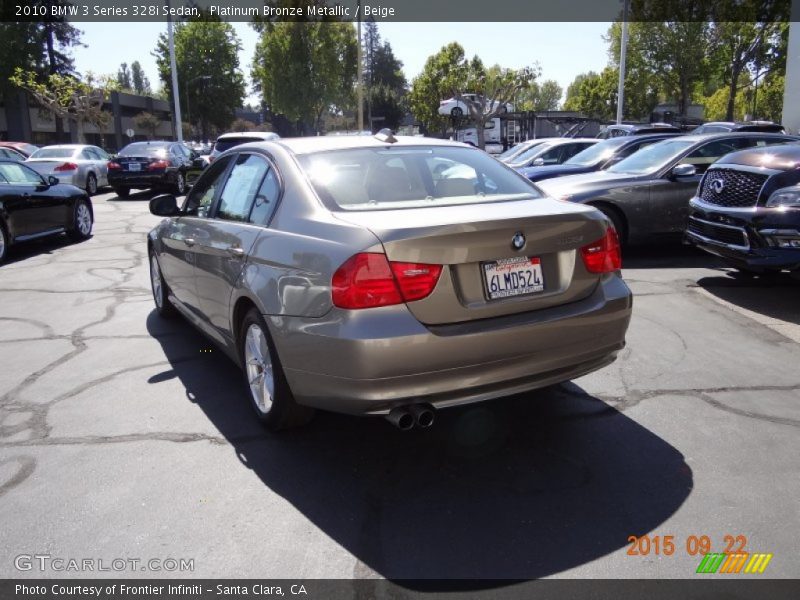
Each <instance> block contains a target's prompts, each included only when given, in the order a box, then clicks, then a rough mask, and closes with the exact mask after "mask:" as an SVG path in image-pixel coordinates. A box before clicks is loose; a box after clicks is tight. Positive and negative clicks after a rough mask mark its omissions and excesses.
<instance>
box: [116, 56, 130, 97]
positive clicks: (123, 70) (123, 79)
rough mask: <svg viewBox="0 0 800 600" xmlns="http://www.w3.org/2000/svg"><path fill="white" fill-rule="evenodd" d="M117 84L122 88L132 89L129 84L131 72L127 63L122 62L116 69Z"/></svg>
mask: <svg viewBox="0 0 800 600" xmlns="http://www.w3.org/2000/svg"><path fill="white" fill-rule="evenodd" d="M117 85H119V87H120V88H121V89H123V90H131V89H133V88H132V86H131V72H130V69H128V63H122V64H121V65H120V66H119V71H117Z"/></svg>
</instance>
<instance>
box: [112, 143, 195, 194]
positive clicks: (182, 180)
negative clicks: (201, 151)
mask: <svg viewBox="0 0 800 600" xmlns="http://www.w3.org/2000/svg"><path fill="white" fill-rule="evenodd" d="M195 157H196V156H195V155H194V154H193V153H192V151H191V150H189V148H187V147H186V146H185V145H184V144H180V143H178V142H158V141H154V142H134V143H132V144H128V145H127V146H125V147H124V148H123V149H122V150H120V151H119V154H118V155H117V157H116V158H115V159H114V160H111V161H109V163H108V183H109V185H110V186H111V187H113V188H114V191H115V192H116V194H117V196H119V197H120V198H127V197H128V194H130V192H131V188H137V189H144V188H151V189H163V190H167V191H170V192H172V193H174V194H177V195H182V194H185V193H186V172H187V171H188V170H189V169H191V168H192V161H193V160H194V159H195Z"/></svg>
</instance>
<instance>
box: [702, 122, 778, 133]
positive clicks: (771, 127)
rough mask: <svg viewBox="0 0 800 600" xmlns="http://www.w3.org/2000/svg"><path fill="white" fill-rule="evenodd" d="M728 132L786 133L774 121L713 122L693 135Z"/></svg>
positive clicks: (704, 124)
mask: <svg viewBox="0 0 800 600" xmlns="http://www.w3.org/2000/svg"><path fill="white" fill-rule="evenodd" d="M728 131H757V132H759V133H786V131H785V129H784V127H783V125H780V124H779V123H773V122H772V121H744V122H740V123H735V122H733V121H712V122H710V123H703V124H702V125H700V127H698V128H697V129H693V130H692V133H726V132H728Z"/></svg>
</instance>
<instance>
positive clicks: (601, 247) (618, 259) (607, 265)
mask: <svg viewBox="0 0 800 600" xmlns="http://www.w3.org/2000/svg"><path fill="white" fill-rule="evenodd" d="M581 256H583V264H585V265H586V270H587V271H589V272H590V273H610V272H612V271H618V270H619V269H621V268H622V252H621V250H620V246H619V237H617V231H616V230H615V229H614V228H613V227H609V228H608V229H606V234H605V235H604V236H603V237H601V238H600V239H599V240H597V241H596V242H593V243H591V244H588V245H586V246H584V247H583V248H581Z"/></svg>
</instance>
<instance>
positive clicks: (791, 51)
mask: <svg viewBox="0 0 800 600" xmlns="http://www.w3.org/2000/svg"><path fill="white" fill-rule="evenodd" d="M791 18H792V22H791V23H790V24H789V47H788V51H787V55H786V87H785V89H784V91H783V117H782V119H781V120H782V121H783V125H784V127H786V132H787V133H800V0H792V17H791Z"/></svg>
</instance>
